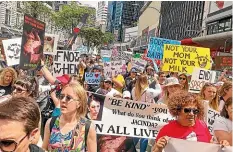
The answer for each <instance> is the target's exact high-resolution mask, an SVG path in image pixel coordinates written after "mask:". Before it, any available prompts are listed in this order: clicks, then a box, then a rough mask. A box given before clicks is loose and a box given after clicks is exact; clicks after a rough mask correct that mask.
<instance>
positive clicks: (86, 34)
mask: <svg viewBox="0 0 233 152" xmlns="http://www.w3.org/2000/svg"><path fill="white" fill-rule="evenodd" d="M79 36H80V37H81V38H82V40H83V45H85V46H87V48H88V51H89V50H90V48H94V47H97V49H99V48H100V47H101V46H102V45H104V44H108V43H110V42H112V41H113V40H114V35H113V34H112V33H109V32H106V33H103V32H102V31H101V30H100V29H96V28H93V27H84V28H82V29H81V31H80V33H79Z"/></svg>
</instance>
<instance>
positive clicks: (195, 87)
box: [189, 68, 216, 93]
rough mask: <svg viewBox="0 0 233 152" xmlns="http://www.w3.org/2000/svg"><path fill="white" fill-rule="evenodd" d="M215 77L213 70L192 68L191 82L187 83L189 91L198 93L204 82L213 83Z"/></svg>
mask: <svg viewBox="0 0 233 152" xmlns="http://www.w3.org/2000/svg"><path fill="white" fill-rule="evenodd" d="M215 77H216V72H215V71H210V70H206V69H202V68H194V70H193V74H192V78H191V82H190V84H189V92H192V93H199V92H200V90H201V89H202V87H203V86H204V85H205V83H207V82H210V83H214V81H215Z"/></svg>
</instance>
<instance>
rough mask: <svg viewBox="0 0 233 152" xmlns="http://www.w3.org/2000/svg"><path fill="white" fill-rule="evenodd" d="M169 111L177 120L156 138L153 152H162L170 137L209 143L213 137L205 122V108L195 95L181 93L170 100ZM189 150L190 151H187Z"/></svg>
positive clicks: (169, 124) (165, 127) (163, 128)
mask: <svg viewBox="0 0 233 152" xmlns="http://www.w3.org/2000/svg"><path fill="white" fill-rule="evenodd" d="M168 109H169V111H170V113H171V115H172V116H174V117H176V120H173V121H170V122H169V123H168V124H167V125H165V126H164V127H162V129H161V130H160V131H159V133H158V136H157V138H156V144H155V146H154V149H153V152H162V150H163V149H164V147H165V146H166V144H167V142H168V137H173V138H178V139H184V140H190V141H199V142H207V143H209V142H210V140H211V135H210V133H209V130H208V127H207V125H206V124H205V122H204V121H202V120H203V117H204V107H203V104H202V102H201V101H200V100H199V99H198V98H197V97H196V96H195V95H193V94H191V93H188V92H186V91H183V90H181V91H179V92H177V93H175V94H172V95H171V96H170V97H169V99H168ZM187 150H188V149H187Z"/></svg>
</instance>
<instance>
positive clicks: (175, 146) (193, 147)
mask: <svg viewBox="0 0 233 152" xmlns="http://www.w3.org/2000/svg"><path fill="white" fill-rule="evenodd" d="M231 149H232V147H230V146H227V147H224V148H222V147H221V146H220V145H219V144H212V143H205V142H195V141H188V140H183V139H177V138H170V139H169V140H168V143H167V145H166V146H165V148H164V152H187V151H188V152H232V150H231Z"/></svg>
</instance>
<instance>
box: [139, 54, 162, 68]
mask: <svg viewBox="0 0 233 152" xmlns="http://www.w3.org/2000/svg"><path fill="white" fill-rule="evenodd" d="M141 58H142V59H143V60H145V61H147V62H149V63H150V64H152V63H153V61H152V59H151V58H148V57H147V50H145V51H144V53H143V54H142V56H141ZM153 60H154V61H155V63H156V64H157V65H158V66H159V65H160V63H161V60H157V59H153Z"/></svg>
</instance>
